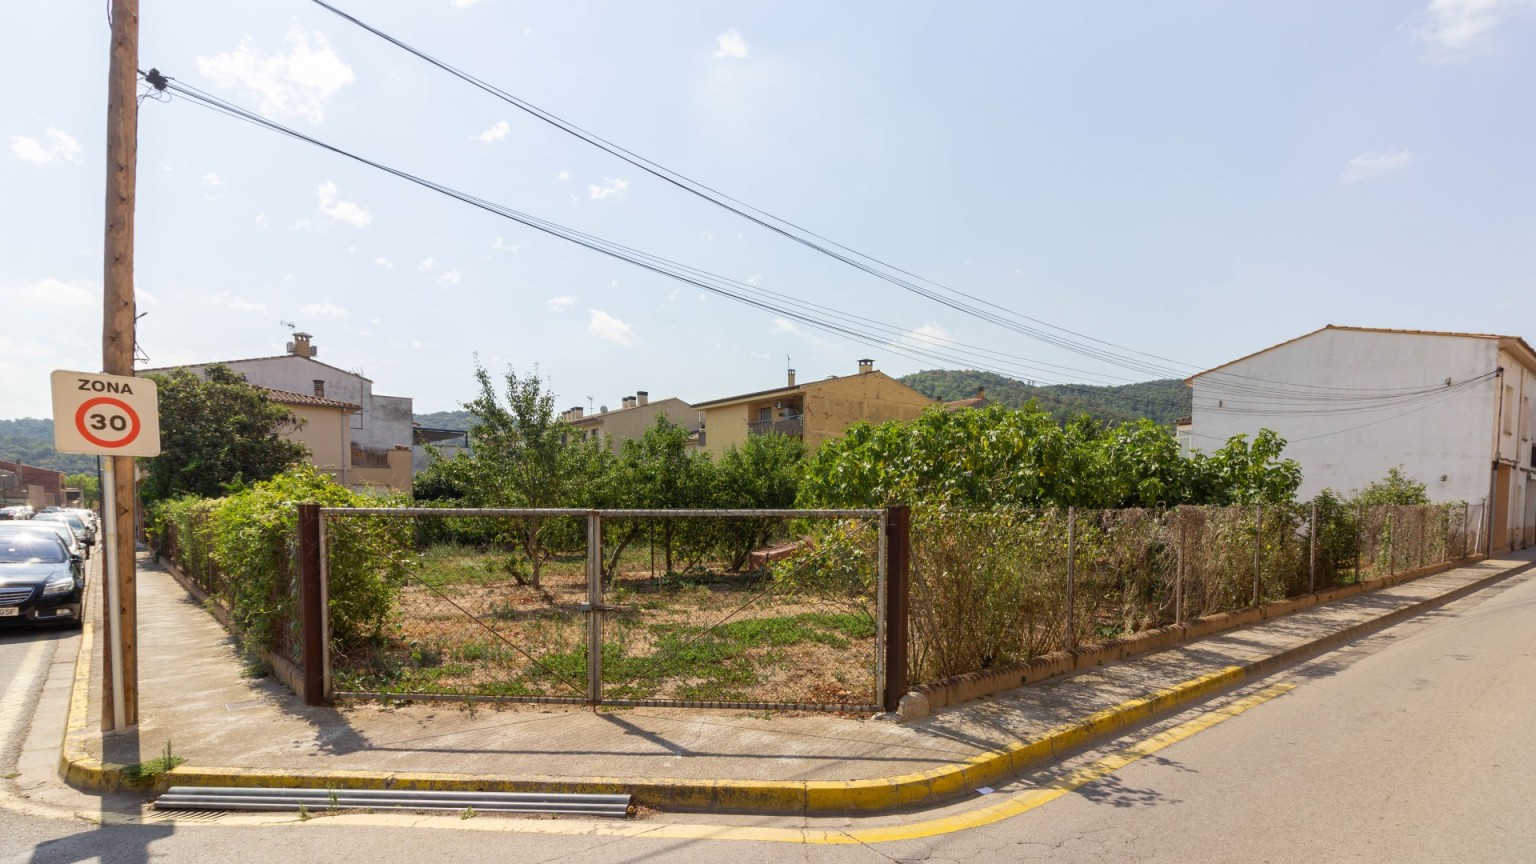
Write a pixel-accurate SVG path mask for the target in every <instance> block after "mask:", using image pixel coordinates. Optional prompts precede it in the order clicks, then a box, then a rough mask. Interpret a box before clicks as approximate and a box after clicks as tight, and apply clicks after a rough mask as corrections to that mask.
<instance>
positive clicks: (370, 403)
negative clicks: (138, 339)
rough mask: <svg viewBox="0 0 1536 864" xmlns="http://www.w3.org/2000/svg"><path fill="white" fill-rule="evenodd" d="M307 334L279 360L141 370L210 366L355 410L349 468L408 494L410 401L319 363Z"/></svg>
mask: <svg viewBox="0 0 1536 864" xmlns="http://www.w3.org/2000/svg"><path fill="white" fill-rule="evenodd" d="M311 338H312V337H311V336H310V335H309V334H308V333H295V334H293V341H292V342H289V343H288V353H286V354H279V355H277V356H275V357H253V358H250V359H246V360H218V361H210V362H208V363H198V364H194V365H189V366H181V367H165V368H161V369H141V370H139V371H140V372H141V373H143V372H169V371H170V370H171V369H172V368H181V369H188V370H190V371H192V372H196V373H198V374H199V375H201V374H202V372H203V370H204V369H205V368H206V367H208V366H213V365H220V366H224V367H227V368H228V369H230V370H231V371H234V372H238V373H240V374H241V375H244V376H245V380H246V381H248V382H250V383H251V384H255V385H256V386H258V387H266V388H269V389H272V390H282V391H286V392H289V393H296V394H301V395H313V396H315V397H318V398H320V399H322V400H330V401H335V402H345V403H349V404H351V405H354V406H357V410H355V411H353V412H352V414H351V416H350V420H349V423H350V426H351V430H350V436H351V449H352V453H351V464H352V465H355V466H358V467H359V468H369V469H373V473H374V474H375V475H377V476H379V477H383V476H386V475H387V476H388V477H389V478H390V479H389V482H387V483H379V484H377V485H382V486H384V487H385V488H390V489H396V490H397V491H404V490H408V489H409V488H410V482H411V474H412V470H411V448H412V443H413V435H412V430H413V428H414V426H415V423H414V420H415V417H414V415H413V414H412V403H411V398H410V397H409V396H384V395H381V394H377V393H374V392H373V381H372V380H370V379H368V378H366V377H364V376H363V375H361V374H359V373H357V372H348V371H347V370H345V369H340V368H337V367H335V366H331V365H329V364H326V363H321V362H320V361H319V360H316V359H315V355H316V354H317V353H319V348H318V347H316V346H315V345H314V344H312V343H311V342H310V339H311Z"/></svg>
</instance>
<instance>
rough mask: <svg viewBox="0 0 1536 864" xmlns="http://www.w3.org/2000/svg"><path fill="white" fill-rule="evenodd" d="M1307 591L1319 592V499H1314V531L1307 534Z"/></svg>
mask: <svg viewBox="0 0 1536 864" xmlns="http://www.w3.org/2000/svg"><path fill="white" fill-rule="evenodd" d="M1307 591H1308V592H1309V593H1316V592H1317V499H1316V498H1313V499H1312V531H1311V532H1310V533H1308V534H1307Z"/></svg>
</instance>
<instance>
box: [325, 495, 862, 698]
mask: <svg viewBox="0 0 1536 864" xmlns="http://www.w3.org/2000/svg"><path fill="white" fill-rule="evenodd" d="M321 512H322V519H323V522H324V528H323V530H322V541H321V546H322V553H321V554H322V561H323V562H324V563H323V567H324V572H325V576H324V580H325V581H326V582H328V583H330V582H334V580H336V579H338V578H344V571H345V569H346V568H345V565H344V564H343V562H341V561H339V560H337V550H339V549H341V548H344V547H345V545H346V540H347V538H349V537H351V536H353V535H354V534H356V533H358V532H387V533H389V534H391V535H393V536H396V537H399V538H404V539H405V540H407V541H408V543H409V546H410V548H411V550H412V555H411V559H410V561H409V562H408V564H407V566H406V567H405V570H404V576H403V578H402V581H401V584H400V586H399V592H398V599H397V602H396V606H395V610H394V612H393V615H392V620H391V623H390V626H388V627H387V628H386V632H385V633H384V635H383V636H382V637H381V638H379V639H375V640H373V641H371V642H370V643H368V644H366V645H362V646H352V647H350V648H343V647H342V646H339V645H336V644H334V642H333V644H332V645H331V657H330V672H331V680H332V687H333V690H334V692H335V694H336V695H338V696H344V697H371V698H411V699H462V698H475V699H492V700H506V701H524V702H570V703H584V704H604V705H665V706H681V707H734V708H743V707H745V708H773V709H813V710H848V711H869V710H878V705H879V702H880V687H881V674H880V673H881V668H880V667H881V656H882V655H881V653H880V647H881V640H880V635H881V630H882V626H883V623H882V622H883V619H882V617H881V615H880V611H881V610H880V602H881V601H880V598H881V597H883V596H884V594H883V591H882V586H883V584H884V583H883V576H884V569H883V568H884V561H885V547H884V533H883V522H882V518H881V517H882V511H870V510H863V511H709V510H692V511H669V510H655V511H641V510H609V511H581V510H443V509H432V508H388V509H382V508H381V509H345V508H325V509H323V510H322V511H321ZM330 612H331V615H332V616H335V615H336V614H337V610H336V609H335V608H334V607H333V608H331V609H330Z"/></svg>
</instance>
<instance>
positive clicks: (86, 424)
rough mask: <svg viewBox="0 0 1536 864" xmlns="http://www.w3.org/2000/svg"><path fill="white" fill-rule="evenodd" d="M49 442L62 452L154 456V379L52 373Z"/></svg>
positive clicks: (156, 452)
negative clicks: (51, 425) (51, 415)
mask: <svg viewBox="0 0 1536 864" xmlns="http://www.w3.org/2000/svg"><path fill="white" fill-rule="evenodd" d="M52 383H53V443H54V447H56V448H57V449H58V450H59V452H61V453H91V454H100V455H103V456H157V455H159V453H160V416H159V404H158V394H157V392H156V390H155V382H153V381H151V380H149V379H147V378H132V377H129V376H125V375H96V374H93V373H89V372H69V371H65V370H60V371H57V372H54V373H53V379H52Z"/></svg>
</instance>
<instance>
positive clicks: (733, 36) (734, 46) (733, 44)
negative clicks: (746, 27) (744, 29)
mask: <svg viewBox="0 0 1536 864" xmlns="http://www.w3.org/2000/svg"><path fill="white" fill-rule="evenodd" d="M715 44H716V45H717V46H719V47H718V48H716V49H715V59H716V60H724V59H727V58H729V59H731V60H745V59H747V53H748V52H749V51H750V50H751V46H749V45H748V44H747V40H745V39H743V38H741V31H740V30H737V29H736V28H734V27H733V28H731V29H730V30H727V31H725V32H724V33H721V34H720V35H719V36H716V37H715Z"/></svg>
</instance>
